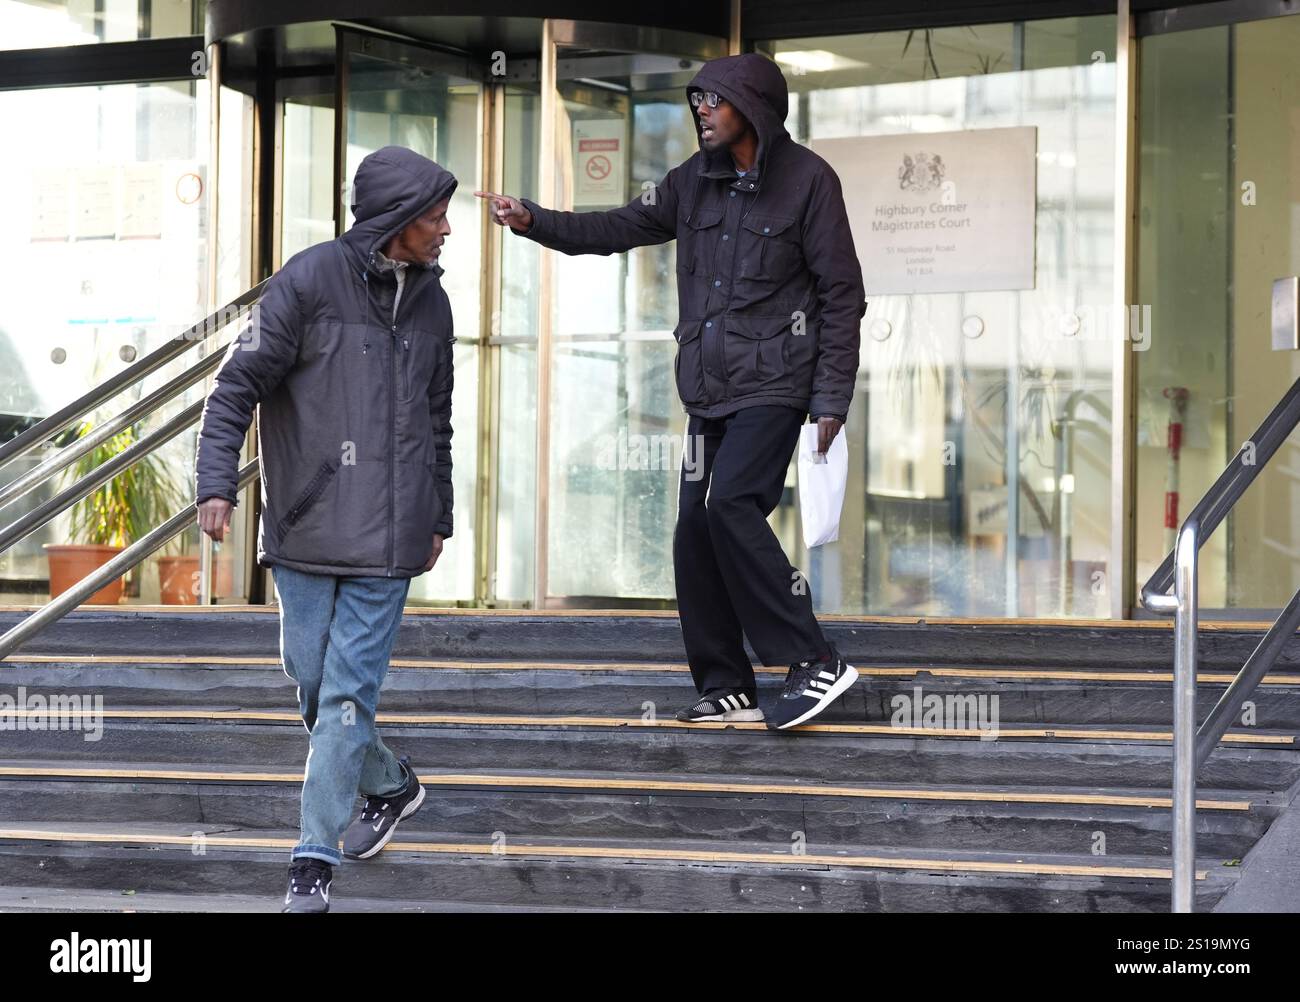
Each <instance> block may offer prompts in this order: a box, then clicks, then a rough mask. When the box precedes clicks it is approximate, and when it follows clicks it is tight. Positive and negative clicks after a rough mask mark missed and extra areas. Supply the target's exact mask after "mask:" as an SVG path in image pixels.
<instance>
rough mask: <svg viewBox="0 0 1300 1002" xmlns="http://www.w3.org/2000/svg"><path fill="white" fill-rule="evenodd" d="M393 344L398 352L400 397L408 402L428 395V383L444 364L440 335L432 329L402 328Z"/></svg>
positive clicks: (398, 387) (442, 339)
mask: <svg viewBox="0 0 1300 1002" xmlns="http://www.w3.org/2000/svg"><path fill="white" fill-rule="evenodd" d="M396 337H397V340H396V342H395V343H394V345H393V347H394V348H395V350H396V351H397V372H398V377H397V389H398V394H399V399H401V400H402V401H403V402H409V401H411V400H415V399H417V398H419V397H421V396H423V395H425V394H426V393H427V392H428V390H429V382H430V380H432V379H433V375H434V373H435V372H436V371H437V370H438V367H439V366H440V365H443V364H445V362H444V360H443V357H442V356H443V354H444V352H443V350H442V348H441V346H440V344H439V342H440V341H444V340H445V338H440V337H439V336H438V335H436V334H434V333H433V332H431V331H399V332H398V334H397V336H396Z"/></svg>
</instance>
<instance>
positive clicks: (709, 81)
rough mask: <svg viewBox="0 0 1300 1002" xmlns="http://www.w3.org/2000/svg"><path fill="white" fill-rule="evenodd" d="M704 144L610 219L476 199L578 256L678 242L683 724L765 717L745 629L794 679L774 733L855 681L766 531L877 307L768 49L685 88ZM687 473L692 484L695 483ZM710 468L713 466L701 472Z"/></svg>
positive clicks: (824, 436) (840, 395)
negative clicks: (804, 430)
mask: <svg viewBox="0 0 1300 1002" xmlns="http://www.w3.org/2000/svg"><path fill="white" fill-rule="evenodd" d="M686 96H687V100H688V102H689V103H690V107H691V109H692V112H693V114H694V118H695V122H696V128H697V132H698V135H699V147H700V148H699V152H698V153H695V154H694V155H692V156H691V157H690V159H688V160H687V161H686V162H685V163H683V164H681V165H679V166H677V167H674V168H673V169H672V170H670V171H669V172H668V174H667V175H666V176H665V177H664V178H663V180H662V181H661V182H660V183H659V184H658V185H657V186H655V187H654V188H653V189H652V190H651V191H649V192H647V193H645V194H643V195H641V196H638V197H637V198H635V199H633V200H632V201H631V202H629V203H628V204H627V205H625V206H623V207H621V208H618V209H612V210H609V211H607V212H561V211H556V210H552V209H544V208H542V207H541V206H540V205H538V204H537V203H536V202H534V201H532V200H530V199H516V198H511V197H508V196H503V195H496V194H493V193H486V192H476V194H478V195H480V196H482V197H486V198H489V199H490V200H491V203H492V213H491V214H492V217H493V218H494V220H495V221H496V222H497V223H498V224H501V225H508V226H509V227H510V228H511V229H512V230H513V231H514V232H515V233H518V234H520V235H522V236H526V237H528V238H530V239H532V240H535V241H537V242H538V243H540V244H542V245H543V246H546V247H550V248H552V249H554V250H558V251H561V252H563V253H565V254H614V253H621V252H623V251H626V250H628V249H630V248H632V247H637V246H641V245H645V244H660V243H666V242H667V241H669V240H673V239H676V240H677V299H678V307H679V311H680V318H679V322H678V324H677V328H676V330H675V331H674V337H675V338H676V340H677V344H678V353H677V361H676V378H677V390H678V393H679V394H680V396H681V399H682V403H683V404H684V406H685V409H686V413H687V414H688V415H689V418H688V423H687V429H686V450H685V462H684V464H683V470H682V476H681V480H680V486H679V493H678V512H677V528H676V531H675V533H674V537H673V564H674V573H675V577H676V584H677V604H678V613H679V616H680V619H681V625H682V637H683V640H684V642H685V646H686V653H687V658H688V661H689V663H690V667H691V673H692V676H693V678H694V680H695V685H696V688H697V690H698V692H699V698H698V699H697V700H696V701H695V702H694V703H692V705H691V706H689V707H687V708H685V709H683V710H681V711H679V712H678V714H677V717H678V719H679V720H687V721H700V720H762V719H764V717H763V712H762V710H761V709H760V708H759V707H758V700H757V692H756V687H755V681H754V670H753V666H752V665H751V664H750V661H749V658H748V656H747V655H746V653H745V648H744V641H743V637H744V636H748V638H749V641H750V643H751V645H752V646H753V648H754V652H755V653H756V654H757V655H758V657H759V658H760V660H762V662H763V663H764V664H765V665H789V666H790V671H789V675H788V676H787V678H786V684H785V686H784V687H783V689H782V692H781V696H780V698H779V699H778V700H777V701H776V705H775V706H774V707H773V708H771V709H770V710H769V713H768V715H767V722H768V726H769V727H771V728H774V729H784V728H787V727H793V726H796V725H798V724H801V723H804V722H806V721H808V720H810V719H812V718H813V717H815V716H816V715H817V714H818V713H820V712H821V711H822V710H824V709H825V708H826V707H827V706H829V705H830V704H831V703H832V702H833V701H834V700H835V699H836V698H837V697H839V696H840V695H841V694H842V693H843V692H845V691H846V690H847V689H848V688H849V687H850V686H851V685H852V684H853V683H854V681H856V679H857V672H856V671H855V670H854V669H853V667H852V666H851V665H848V664H847V663H846V662H845V661H844V659H843V657H841V656H840V654H839V652H838V651H836V650H835V648H834V646H833V645H831V644H828V643H827V641H826V639H825V637H824V636H823V635H822V631H821V628H820V627H819V625H818V623H817V620H816V617H815V616H814V615H813V607H812V597H811V595H810V594H809V592H808V587H807V583H806V581H805V580H804V578H803V576H802V575H801V574H800V573H799V572H798V571H797V570H795V568H794V567H792V566H791V564H790V562H789V560H788V559H787V558H786V555H785V553H784V552H783V551H782V550H781V546H780V543H779V542H778V541H777V538H776V536H775V534H774V533H773V532H772V529H771V527H770V526H769V525H768V523H767V516H768V515H769V514H770V513H771V512H772V510H773V509H774V508H775V507H776V505H777V502H778V501H779V500H780V497H781V492H782V488H783V485H784V482H785V473H786V469H787V467H788V466H789V463H790V457H791V455H792V453H793V452H794V448H795V446H796V445H797V444H798V439H799V429H800V425H802V424H803V423H804V418H805V417H806V416H808V415H811V417H812V418H813V419H814V420H815V421H816V422H817V426H818V447H819V450H820V451H821V452H825V451H826V450H827V449H828V448H829V447H830V443H831V441H832V440H833V439H834V437H835V435H836V434H837V433H838V432H839V430H840V428H841V427H842V425H843V423H844V420H845V417H846V415H847V414H848V409H849V402H850V400H851V399H852V397H853V388H854V383H855V381H856V378H857V371H858V348H859V326H860V323H861V320H862V316H863V314H864V313H865V312H866V302H865V300H864V292H863V285H862V271H861V267H860V266H859V264H858V260H857V256H856V254H855V252H854V248H853V238H852V235H851V234H850V231H849V223H848V217H847V214H846V212H845V208H844V199H843V196H842V193H841V189H840V181H839V178H838V177H837V176H836V174H835V172H834V171H833V170H832V169H831V167H830V165H829V164H827V163H826V162H825V161H824V160H823V159H822V158H821V157H819V156H818V155H817V154H815V153H813V152H812V151H811V150H809V149H807V148H806V147H804V146H800V145H799V144H798V143H796V142H794V141H793V140H792V139H791V138H790V134H789V133H788V132H787V131H786V129H785V126H784V124H783V123H784V120H785V117H786V113H787V110H788V103H789V98H788V90H787V87H786V82H785V78H784V77H783V76H782V75H781V71H780V69H779V68H778V67H777V66H776V64H775V63H774V62H772V61H771V60H770V59H768V58H766V57H764V56H762V55H760V54H758V53H746V54H743V55H738V56H727V57H725V58H722V59H714V60H711V61H710V62H708V63H706V64H705V65H704V66H703V67H701V69H700V71H699V73H697V74H696V75H695V77H694V78H693V79H692V80H691V82H690V84H688V85H687V88H686ZM688 469H689V470H691V471H692V474H691V476H690V477H688V476H687V475H686V471H687V470H688ZM701 471H702V476H701V475H700V473H701Z"/></svg>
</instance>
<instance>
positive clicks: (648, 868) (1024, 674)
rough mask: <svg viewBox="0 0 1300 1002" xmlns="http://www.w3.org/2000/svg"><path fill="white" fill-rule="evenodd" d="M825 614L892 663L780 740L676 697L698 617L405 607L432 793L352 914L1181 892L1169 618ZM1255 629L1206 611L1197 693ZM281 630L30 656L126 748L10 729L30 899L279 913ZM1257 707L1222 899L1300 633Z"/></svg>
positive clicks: (103, 907) (1242, 849) (1044, 906)
mask: <svg viewBox="0 0 1300 1002" xmlns="http://www.w3.org/2000/svg"><path fill="white" fill-rule="evenodd" d="M22 616H23V613H21V612H19V611H17V610H14V609H10V610H7V611H0V627H3V628H5V629H7V628H8V627H10V626H12V625H13V624H14V623H16V622H17V621H19V620H20V619H21V618H22ZM825 626H826V629H827V632H828V635H829V636H830V637H831V638H832V639H833V640H834V641H835V642H836V643H837V644H838V645H839V647H840V649H841V650H842V651H843V652H844V653H845V654H846V655H847V656H849V659H850V661H852V662H853V663H854V664H855V665H857V666H858V669H859V671H860V672H861V674H862V679H861V680H860V681H859V683H858V685H857V686H856V687H855V689H854V690H853V691H851V692H850V693H849V694H847V695H846V696H845V697H844V698H843V699H842V700H841V701H840V702H839V703H838V704H837V705H836V706H835V707H833V708H832V709H831V710H829V711H828V712H827V713H826V714H824V715H823V716H822V717H820V718H818V720H817V722H816V723H815V724H813V725H811V726H808V727H804V728H800V729H799V730H798V731H796V732H787V733H773V732H769V731H768V730H767V729H766V728H765V727H764V726H763V725H762V724H735V725H718V724H704V725H683V724H679V723H677V722H676V721H675V720H674V719H673V712H674V711H675V710H676V708H677V707H678V706H680V705H681V704H682V703H683V702H685V701H686V700H688V699H689V698H690V696H691V694H692V693H693V688H692V686H691V682H690V675H689V673H688V672H687V670H686V667H685V665H684V663H683V662H682V654H681V642H680V632H679V629H678V626H677V621H676V618H675V616H673V615H671V614H659V613H648V614H636V613H631V614H627V613H622V614H612V615H611V614H600V613H573V614H546V615H541V614H536V613H519V614H516V613H501V612H495V613H493V612H485V613H476V612H475V613H470V612H459V611H457V612H437V611H425V610H414V611H411V612H408V614H407V616H406V617H405V619H404V622H403V626H402V630H401V633H400V634H399V637H398V644H397V649H396V651H395V654H394V661H393V666H392V668H391V670H390V674H389V677H388V680H387V683H386V685H385V688H384V694H383V697H382V699H381V703H380V714H379V725H380V727H381V729H382V733H383V735H384V739H385V741H386V742H387V743H388V744H389V746H390V747H392V748H393V749H394V750H395V751H397V752H398V753H399V754H407V755H410V756H411V759H412V762H413V764H414V765H415V766H416V768H417V771H418V773H419V774H420V777H421V780H422V782H423V783H424V784H425V786H426V788H427V791H428V793H427V798H426V800H425V803H424V806H423V807H422V808H421V810H420V811H419V813H417V814H416V815H415V816H414V817H412V818H411V819H409V820H408V821H406V822H404V823H403V824H402V826H401V828H400V830H399V832H398V834H397V836H396V837H395V838H394V840H393V842H392V843H390V845H389V847H388V848H387V849H385V850H384V852H382V853H381V854H380V855H379V856H378V857H376V858H375V859H373V860H370V861H366V862H346V863H345V864H344V865H343V866H342V867H341V868H340V869H339V870H338V871H336V875H335V895H334V900H335V909H336V910H339V911H350V910H355V911H369V910H389V911H442V910H453V909H454V910H476V911H477V910H486V911H492V910H537V911H548V910H566V911H570V910H620V911H621V910H653V911H659V910H673V911H690V910H791V911H794V910H807V911H934V910H941V911H977V912H984V911H1167V910H1168V908H1169V851H1170V809H1169V787H1170V777H1171V768H1170V745H1169V726H1170V721H1171V719H1172V710H1171V702H1170V696H1171V690H1172V685H1171V680H1170V667H1169V658H1170V650H1171V646H1172V645H1171V636H1170V633H1169V630H1168V627H1167V625H1166V624H1163V623H1159V624H1155V623H1152V624H1115V623H1109V624H1096V623H1092V624H1078V625H1070V624H1056V625H1034V624H1014V623H996V622H994V623H976V622H963V621H946V622H934V623H926V622H924V621H901V620H879V621H872V620H863V619H848V618H832V617H827V618H826V620H825ZM1258 636H1259V631H1258V630H1252V629H1249V628H1229V627H1223V628H1213V627H1211V628H1207V629H1206V631H1205V634H1204V637H1203V642H1202V679H1201V685H1200V687H1199V690H1198V710H1199V712H1200V713H1202V714H1204V713H1205V712H1208V710H1209V708H1210V707H1211V706H1212V705H1213V703H1214V701H1215V700H1216V699H1217V698H1218V696H1219V694H1220V693H1222V691H1223V689H1224V687H1225V685H1226V683H1227V681H1228V679H1229V677H1230V676H1229V674H1228V673H1229V672H1230V671H1234V670H1235V668H1236V666H1238V665H1240V663H1241V661H1242V660H1244V658H1245V655H1246V654H1247V653H1249V650H1250V648H1251V647H1252V646H1253V644H1254V643H1255V642H1256V641H1257V639H1258ZM277 641H278V619H277V616H276V613H275V611H274V610H273V609H255V608H248V609H238V610H229V609H217V610H201V609H185V610H168V611H164V610H125V609H114V610H93V609H83V610H79V611H78V612H76V613H74V614H72V615H71V616H69V617H67V618H66V619H64V620H63V621H61V622H60V623H59V624H57V625H56V626H55V627H53V628H52V629H51V630H50V631H48V632H47V633H45V634H44V635H42V637H41V638H39V639H38V640H37V641H36V642H35V643H33V644H32V645H31V649H30V650H23V651H20V652H19V653H18V654H16V655H14V656H13V657H11V658H10V659H9V660H8V661H6V662H3V663H0V700H3V698H4V697H5V696H8V697H11V698H17V697H18V696H19V695H20V693H21V694H22V695H24V696H25V697H26V701H27V704H30V703H31V701H32V697H33V695H39V696H44V697H48V696H51V695H54V694H86V695H92V696H102V699H103V707H102V733H101V734H100V737H99V739H98V740H95V741H88V740H86V738H87V736H88V732H87V731H86V730H85V729H66V728H65V729H44V728H41V727H39V726H38V725H39V724H40V723H41V722H42V717H41V715H40V713H38V712H35V711H31V712H28V713H27V714H26V716H24V717H23V719H22V724H23V727H22V728H21V729H8V730H3V731H0V910H36V909H42V910H44V909H54V910H72V911H113V910H122V909H130V910H137V911H139V910H159V911H166V910H213V911H218V910H219V911H229V910H236V911H242V910H249V911H259V910H266V911H274V910H277V909H278V902H279V898H280V896H281V895H282V894H283V885H284V877H285V872H286V865H287V857H288V849H289V848H290V847H291V846H292V845H293V844H294V842H295V840H296V829H297V820H298V810H299V804H298V798H299V792H300V783H301V775H302V765H303V759H304V756H305V753H306V735H305V733H304V731H303V728H302V725H301V723H300V722H299V721H298V719H297V717H296V714H295V712H294V707H295V706H296V700H295V697H294V686H293V683H292V682H291V681H290V680H289V679H288V678H287V677H286V676H285V675H284V673H283V671H282V670H281V668H280V665H279V661H278V658H277V656H276V650H277ZM784 675H785V673H784V670H780V669H764V670H760V673H759V678H760V686H761V690H760V697H761V698H765V699H766V698H772V697H774V696H775V693H776V692H777V691H778V690H779V688H780V685H781V683H782V681H783V679H784ZM918 688H919V690H920V692H919V693H918ZM918 695H919V696H922V697H939V698H940V699H942V698H943V697H947V696H960V697H970V696H975V697H977V698H978V697H981V696H982V697H986V698H987V699H989V700H991V699H992V698H993V697H996V699H997V708H998V731H997V733H996V736H995V737H992V739H989V738H990V735H988V734H982V733H981V732H980V731H979V730H976V729H974V725H973V721H972V722H970V725H969V726H966V727H964V728H960V729H954V728H952V727H951V726H950V727H948V728H947V729H943V722H939V724H938V726H933V725H932V724H933V722H925V721H922V720H914V721H911V722H910V724H911V726H899V725H897V724H898V722H897V721H896V720H893V719H891V718H893V717H894V713H895V707H896V706H897V705H898V699H899V698H900V697H901V698H903V699H905V700H909V701H911V702H912V703H913V704H915V703H916V700H917V697H918ZM1254 702H1255V712H1256V718H1255V721H1254V723H1253V725H1252V726H1249V727H1238V728H1234V729H1233V730H1232V731H1231V732H1230V733H1229V735H1228V739H1227V740H1226V741H1225V742H1224V744H1223V745H1222V746H1221V747H1220V749H1219V750H1218V751H1217V752H1216V753H1215V754H1214V755H1213V757H1212V758H1211V759H1210V761H1209V762H1208V763H1207V765H1206V767H1205V769H1204V770H1203V772H1202V774H1201V777H1200V786H1199V789H1198V801H1199V805H1200V806H1199V810H1198V813H1197V826H1198V827H1197V850H1198V861H1197V871H1198V880H1197V892H1196V897H1197V902H1196V904H1197V910H1198V911H1209V910H1211V909H1212V908H1214V907H1215V905H1216V904H1219V903H1221V902H1222V901H1223V899H1224V898H1225V896H1226V895H1228V894H1229V893H1230V892H1231V891H1232V889H1233V887H1234V885H1236V884H1237V882H1238V881H1239V880H1240V879H1241V878H1242V876H1243V874H1244V873H1245V872H1246V871H1248V870H1249V867H1250V861H1251V852H1252V849H1253V848H1254V847H1255V846H1256V845H1257V843H1259V842H1260V841H1261V839H1263V838H1265V837H1266V834H1267V832H1268V831H1269V829H1270V826H1271V825H1272V824H1273V822H1274V821H1275V819H1277V818H1278V817H1279V816H1280V815H1282V814H1283V813H1284V812H1286V811H1287V810H1288V808H1289V806H1290V805H1291V802H1292V801H1293V800H1294V798H1295V794H1296V791H1297V789H1298V788H1300V746H1298V745H1297V742H1296V735H1297V733H1298V732H1300V646H1297V648H1296V650H1294V651H1293V650H1290V649H1289V650H1288V651H1287V653H1286V654H1285V655H1284V656H1283V658H1282V659H1281V661H1280V662H1279V664H1278V666H1277V668H1276V669H1275V670H1274V672H1273V673H1272V675H1270V676H1269V679H1268V680H1267V681H1266V684H1265V685H1263V686H1262V687H1261V688H1260V690H1259V691H1258V692H1257V693H1256V695H1255V698H1254ZM0 709H3V708H2V707H0ZM0 717H3V713H0ZM9 719H10V720H11V721H12V720H13V716H12V711H11V715H10V718H9ZM82 719H83V721H84V722H85V723H86V724H89V723H90V722H91V720H92V719H93V718H82ZM948 723H951V721H949V722H948ZM1296 907H1297V909H1300V899H1298V900H1297V901H1296Z"/></svg>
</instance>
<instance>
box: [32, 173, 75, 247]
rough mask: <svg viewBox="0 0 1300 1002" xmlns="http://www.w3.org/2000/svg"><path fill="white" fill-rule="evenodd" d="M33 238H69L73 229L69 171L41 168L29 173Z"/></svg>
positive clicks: (37, 239)
mask: <svg viewBox="0 0 1300 1002" xmlns="http://www.w3.org/2000/svg"><path fill="white" fill-rule="evenodd" d="M31 206H32V231H31V232H32V236H31V239H32V240H33V241H43V240H56V241H59V242H62V241H64V240H67V239H68V234H69V232H70V231H71V229H72V226H71V216H72V191H71V189H70V188H69V187H68V171H67V170H66V169H65V168H62V167H41V168H38V169H36V170H35V171H33V172H32V201H31Z"/></svg>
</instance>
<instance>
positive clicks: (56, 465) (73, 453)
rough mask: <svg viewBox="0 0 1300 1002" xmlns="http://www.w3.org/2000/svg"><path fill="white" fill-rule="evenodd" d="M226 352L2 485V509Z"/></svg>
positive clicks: (199, 364)
mask: <svg viewBox="0 0 1300 1002" xmlns="http://www.w3.org/2000/svg"><path fill="white" fill-rule="evenodd" d="M223 357H224V353H222V352H213V353H212V354H211V355H208V356H207V357H206V358H204V359H203V360H202V361H199V362H196V363H195V364H194V365H192V366H190V367H189V368H188V369H186V370H185V371H184V372H182V373H181V374H180V375H178V376H176V377H175V378H174V379H170V380H168V381H167V382H166V383H165V384H163V385H162V386H160V387H158V389H156V390H154V391H153V392H152V393H150V394H148V395H147V396H144V397H141V398H140V399H139V400H137V401H136V402H135V403H133V404H132V405H131V406H130V407H128V408H127V409H126V410H124V411H122V413H120V414H116V415H114V416H113V417H111V418H109V419H108V420H107V421H105V422H104V423H103V424H101V425H99V426H98V427H97V428H95V429H94V430H93V431H91V432H87V433H86V434H85V435H83V436H81V437H80V438H78V439H77V440H76V441H75V442H72V443H70V444H69V445H67V446H66V447H64V448H62V449H60V450H59V451H58V453H57V454H55V455H53V456H51V457H50V458H49V459H47V460H45V461H44V462H42V463H40V464H39V465H37V466H34V467H32V468H31V469H30V470H28V471H27V472H26V473H24V474H23V475H22V476H21V477H19V478H18V479H17V480H13V481H10V482H9V483H7V484H5V485H4V486H3V487H0V508H3V507H5V506H6V505H9V504H12V503H13V502H14V501H17V500H18V499H19V498H21V497H23V496H24V495H26V494H28V493H29V492H31V491H33V490H35V489H36V488H37V487H39V486H40V485H41V484H42V483H44V482H45V481H46V480H49V479H50V478H51V477H53V476H54V475H55V474H56V473H58V472H60V471H61V470H63V469H66V468H67V467H69V466H71V465H72V464H73V463H75V462H76V461H77V460H78V459H80V458H81V457H82V456H84V455H85V454H86V453H88V452H90V451H91V450H92V449H94V448H95V447H96V446H97V445H100V444H101V443H103V442H106V441H108V440H109V439H110V438H112V437H113V436H114V435H116V434H118V433H119V432H122V431H125V430H126V429H127V428H129V427H131V425H133V424H135V423H136V422H137V421H139V420H140V419H141V418H143V417H146V416H148V415H149V414H152V413H153V412H154V411H156V410H158V409H160V408H161V407H162V406H163V405H164V404H166V403H168V402H169V401H171V400H172V398H173V397H176V396H179V395H180V394H181V393H183V392H184V391H185V390H188V389H189V388H190V387H191V386H193V385H194V384H195V383H197V382H199V381H200V380H202V379H204V378H206V377H207V375H208V374H209V373H211V372H212V371H213V370H214V369H216V368H217V367H218V366H220V364H221V362H222V359H223Z"/></svg>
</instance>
